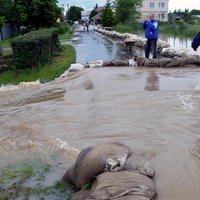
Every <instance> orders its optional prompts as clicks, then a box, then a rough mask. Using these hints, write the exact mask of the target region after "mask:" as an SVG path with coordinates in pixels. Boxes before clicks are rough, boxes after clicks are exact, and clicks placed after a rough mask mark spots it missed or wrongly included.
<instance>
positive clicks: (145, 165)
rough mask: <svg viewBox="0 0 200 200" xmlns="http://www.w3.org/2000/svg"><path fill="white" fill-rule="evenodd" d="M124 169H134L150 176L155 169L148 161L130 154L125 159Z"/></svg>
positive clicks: (153, 173)
mask: <svg viewBox="0 0 200 200" xmlns="http://www.w3.org/2000/svg"><path fill="white" fill-rule="evenodd" d="M124 169H125V170H134V171H136V172H138V173H141V174H143V175H146V176H148V177H151V178H152V177H153V176H154V175H155V170H154V168H153V166H152V164H151V163H150V162H149V161H146V160H141V159H139V158H136V157H135V156H132V155H131V156H130V157H129V158H128V159H127V161H126V165H125V166H124Z"/></svg>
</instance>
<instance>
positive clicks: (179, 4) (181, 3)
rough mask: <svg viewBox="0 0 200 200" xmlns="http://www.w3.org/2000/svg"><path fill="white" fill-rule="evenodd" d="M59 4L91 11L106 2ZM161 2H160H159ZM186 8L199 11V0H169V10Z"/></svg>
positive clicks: (68, 1)
mask: <svg viewBox="0 0 200 200" xmlns="http://www.w3.org/2000/svg"><path fill="white" fill-rule="evenodd" d="M58 1H59V4H60V5H62V4H64V7H67V4H68V5H69V6H72V5H76V6H80V7H83V8H84V9H92V8H94V6H95V5H96V3H98V5H99V6H103V5H105V2H106V0H58ZM160 1H161V2H162V0H160ZM185 8H188V9H190V10H192V9H199V10H200V1H199V0H187V1H186V0H169V10H171V11H173V10H175V9H176V10H178V9H181V10H184V9H185Z"/></svg>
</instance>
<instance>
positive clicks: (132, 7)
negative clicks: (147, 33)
mask: <svg viewBox="0 0 200 200" xmlns="http://www.w3.org/2000/svg"><path fill="white" fill-rule="evenodd" d="M142 2H143V0H114V2H113V3H114V8H115V11H116V16H117V19H118V21H119V22H122V23H123V22H125V21H127V20H131V21H136V19H138V18H139V16H140V13H139V11H138V9H139V8H140V7H141V6H142Z"/></svg>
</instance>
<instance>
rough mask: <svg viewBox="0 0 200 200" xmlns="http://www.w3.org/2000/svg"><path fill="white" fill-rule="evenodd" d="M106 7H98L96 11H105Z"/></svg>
mask: <svg viewBox="0 0 200 200" xmlns="http://www.w3.org/2000/svg"><path fill="white" fill-rule="evenodd" d="M104 9H105V6H100V7H98V8H96V11H97V12H101V11H103V10H104Z"/></svg>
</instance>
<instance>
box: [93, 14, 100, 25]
mask: <svg viewBox="0 0 200 200" xmlns="http://www.w3.org/2000/svg"><path fill="white" fill-rule="evenodd" d="M92 20H93V21H94V22H95V24H101V21H102V12H99V13H98V14H96V15H95V16H94V17H92Z"/></svg>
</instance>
